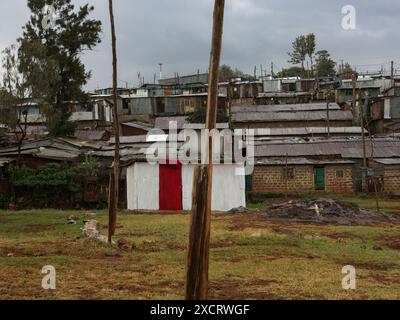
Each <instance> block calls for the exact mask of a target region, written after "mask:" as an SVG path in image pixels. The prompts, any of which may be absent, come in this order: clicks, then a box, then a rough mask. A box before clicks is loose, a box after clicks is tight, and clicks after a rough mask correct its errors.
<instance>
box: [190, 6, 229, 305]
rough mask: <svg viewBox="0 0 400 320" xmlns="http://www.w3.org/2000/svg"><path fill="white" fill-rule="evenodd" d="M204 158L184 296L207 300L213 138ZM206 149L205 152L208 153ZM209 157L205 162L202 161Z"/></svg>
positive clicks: (213, 117) (214, 74)
mask: <svg viewBox="0 0 400 320" xmlns="http://www.w3.org/2000/svg"><path fill="white" fill-rule="evenodd" d="M224 10H225V0H215V4H214V15H213V32H212V42H211V54H210V74H209V80H208V81H209V82H208V83H209V93H208V102H207V119H206V129H208V130H210V131H211V130H212V129H215V127H216V122H217V105H218V80H219V65H220V62H221V51H222V33H223V21H224ZM207 152H208V154H206V156H207V159H202V164H200V165H199V166H197V167H196V169H195V172H194V183H193V201H192V216H191V226H190V236H189V249H188V258H187V273H186V288H185V291H186V299H187V300H206V299H207V291H208V268H209V251H210V231H211V230H210V229H211V197H212V174H213V162H212V159H213V139H212V137H211V136H209V139H208V148H207ZM207 152H206V153H207ZM204 160H208V164H204V163H205V162H203V161H204Z"/></svg>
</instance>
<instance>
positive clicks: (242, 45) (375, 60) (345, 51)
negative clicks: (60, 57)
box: [0, 0, 400, 89]
mask: <svg viewBox="0 0 400 320" xmlns="http://www.w3.org/2000/svg"><path fill="white" fill-rule="evenodd" d="M74 2H75V3H76V4H77V5H79V4H83V3H86V2H89V3H91V4H93V5H94V6H95V11H94V13H93V17H96V18H98V19H101V20H102V22H103V30H104V33H103V36H102V37H103V42H102V44H101V45H99V46H98V47H97V48H96V49H95V50H94V51H92V52H88V53H86V54H85V56H84V58H83V59H84V61H85V63H86V64H87V67H88V68H89V69H91V70H92V79H91V80H90V82H89V84H88V89H94V88H95V87H97V86H100V87H102V86H109V85H110V83H111V48H110V35H109V20H108V1H106V0H101V1H99V0H96V1H94V0H86V1H85V0H75V1H74ZM347 4H352V5H354V6H355V7H356V9H357V30H355V31H344V30H343V29H342V28H341V19H342V14H341V8H342V6H344V5H347ZM114 7H115V16H116V19H117V32H118V35H117V37H118V55H119V76H118V78H119V79H120V80H121V81H120V85H124V82H123V81H127V82H128V83H129V84H130V85H132V84H133V83H135V82H137V73H138V72H141V73H142V74H143V75H144V76H145V78H146V80H147V81H149V82H150V81H153V74H154V73H156V72H157V71H158V63H159V62H163V63H164V64H165V73H166V74H167V75H172V74H173V73H174V72H179V73H180V74H185V73H192V72H195V71H196V70H197V69H200V70H201V71H206V70H207V68H208V59H209V57H208V55H209V46H210V33H211V16H212V7H213V0H197V1H193V0H148V1H138V0H136V1H132V0H114ZM399 12H400V2H399V1H398V0H381V1H373V0H340V1H333V0H320V1H315V0H303V1H298V0H227V9H226V18H225V32H224V48H223V62H224V63H229V64H231V65H233V66H235V67H238V68H241V69H243V71H245V72H248V73H251V72H252V70H253V68H254V65H257V66H258V68H259V65H260V64H263V65H266V64H268V65H269V64H270V62H271V61H274V63H275V65H276V66H277V68H278V69H279V68H282V67H286V66H288V63H287V60H288V58H287V54H286V53H287V52H288V51H289V50H290V44H291V41H292V40H293V39H294V38H295V37H296V36H297V35H299V34H301V33H308V32H314V33H315V34H316V35H317V41H318V48H319V49H327V50H328V51H330V52H331V54H332V56H333V58H334V59H335V60H337V61H339V60H340V59H344V60H345V61H349V62H350V63H351V64H353V65H367V64H380V63H383V62H388V61H390V60H392V59H393V60H395V61H397V62H400V58H399V49H400V48H399V47H400V44H399V41H397V37H398V36H397V32H396V31H397V21H398V16H399V14H398V13H399ZM28 17H29V12H28V10H27V8H26V2H25V1H11V0H3V1H2V2H1V3H0V49H3V48H4V47H5V46H7V45H9V44H11V43H13V42H15V39H16V38H17V37H18V36H20V35H21V33H22V30H21V26H22V25H23V24H24V23H25V21H26V20H27V19H28ZM371 68H378V66H371Z"/></svg>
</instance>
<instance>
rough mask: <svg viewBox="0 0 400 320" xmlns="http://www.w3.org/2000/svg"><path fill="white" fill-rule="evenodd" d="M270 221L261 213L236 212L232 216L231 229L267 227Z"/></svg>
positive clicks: (241, 229)
mask: <svg viewBox="0 0 400 320" xmlns="http://www.w3.org/2000/svg"><path fill="white" fill-rule="evenodd" d="M266 227H268V222H267V221H266V220H265V218H264V217H263V216H262V215H260V214H259V213H249V214H236V215H234V216H231V225H230V227H229V230H230V231H243V230H245V229H248V228H262V229H263V228H266Z"/></svg>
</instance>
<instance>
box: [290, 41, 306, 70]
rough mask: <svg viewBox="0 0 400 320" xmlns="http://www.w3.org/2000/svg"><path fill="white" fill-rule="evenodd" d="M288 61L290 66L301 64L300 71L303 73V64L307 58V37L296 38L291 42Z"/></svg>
mask: <svg viewBox="0 0 400 320" xmlns="http://www.w3.org/2000/svg"><path fill="white" fill-rule="evenodd" d="M288 55H289V57H290V60H289V62H290V63H292V64H295V65H296V64H301V69H302V70H303V71H304V62H305V61H306V57H307V37H306V36H303V35H301V36H298V37H297V38H296V39H295V40H294V41H293V42H292V52H289V53H288Z"/></svg>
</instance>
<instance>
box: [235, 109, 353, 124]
mask: <svg viewBox="0 0 400 320" xmlns="http://www.w3.org/2000/svg"><path fill="white" fill-rule="evenodd" d="M329 119H330V120H331V121H351V120H353V114H352V113H351V111H331V112H330V113H329ZM320 120H323V121H325V120H327V114H326V111H313V112H306V111H299V112H245V113H234V114H232V122H288V121H304V122H307V121H320Z"/></svg>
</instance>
